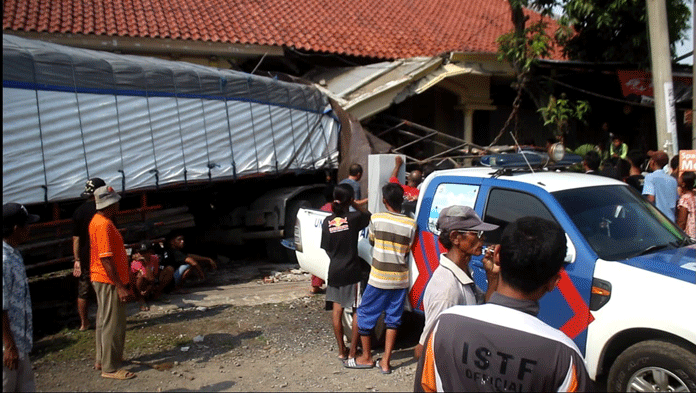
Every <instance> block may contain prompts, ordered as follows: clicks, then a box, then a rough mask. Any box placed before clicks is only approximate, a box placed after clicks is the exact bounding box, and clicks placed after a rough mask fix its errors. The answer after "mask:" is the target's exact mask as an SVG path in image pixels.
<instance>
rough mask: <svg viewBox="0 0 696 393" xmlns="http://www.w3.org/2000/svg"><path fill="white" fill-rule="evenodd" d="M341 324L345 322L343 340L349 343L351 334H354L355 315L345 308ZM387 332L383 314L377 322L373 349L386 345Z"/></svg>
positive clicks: (373, 337)
mask: <svg viewBox="0 0 696 393" xmlns="http://www.w3.org/2000/svg"><path fill="white" fill-rule="evenodd" d="M341 322H343V339H344V340H345V342H347V343H349V342H350V339H351V334H352V333H353V313H351V312H349V311H348V310H347V309H345V308H344V309H343V315H342V317H341ZM386 330H387V327H386V325H384V313H382V315H380V316H379V319H378V320H377V324H376V325H375V330H374V332H372V347H377V346H379V345H382V344H384V338H385V333H386Z"/></svg>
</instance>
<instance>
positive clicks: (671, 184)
mask: <svg viewBox="0 0 696 393" xmlns="http://www.w3.org/2000/svg"><path fill="white" fill-rule="evenodd" d="M648 155H649V156H650V162H648V171H649V172H651V173H648V174H647V175H646V176H645V180H644V182H643V195H645V197H646V198H647V199H648V201H650V202H651V203H652V204H654V205H655V207H657V208H658V209H659V210H660V211H661V212H662V213H663V214H664V215H665V216H667V218H669V219H670V220H672V221H674V220H675V212H676V209H677V200H678V199H679V195H678V194H677V180H676V179H675V178H673V177H672V176H670V175H668V174H667V173H665V171H663V170H662V168H663V167H664V166H665V165H667V163H669V156H667V153H665V152H664V151H662V150H658V151H649V152H648Z"/></svg>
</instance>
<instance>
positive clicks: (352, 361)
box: [343, 358, 375, 369]
mask: <svg viewBox="0 0 696 393" xmlns="http://www.w3.org/2000/svg"><path fill="white" fill-rule="evenodd" d="M374 366H375V365H374V364H358V363H357V362H356V361H355V358H350V359H348V360H346V361H345V362H343V367H345V368H359V369H365V368H373V367H374Z"/></svg>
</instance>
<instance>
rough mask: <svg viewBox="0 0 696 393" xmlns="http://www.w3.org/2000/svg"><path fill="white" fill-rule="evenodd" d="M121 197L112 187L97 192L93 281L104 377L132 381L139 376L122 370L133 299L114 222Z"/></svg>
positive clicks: (91, 230) (99, 360)
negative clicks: (128, 304)
mask: <svg viewBox="0 0 696 393" xmlns="http://www.w3.org/2000/svg"><path fill="white" fill-rule="evenodd" d="M120 199H121V196H120V195H118V193H116V191H114V189H113V188H111V187H109V186H102V187H99V188H97V189H96V190H95V191H94V201H95V204H96V207H97V213H96V214H95V215H94V218H92V221H91V222H90V223H89V242H90V266H89V267H90V277H91V279H92V285H94V291H95V292H96V294H97V328H96V332H95V335H96V344H97V360H96V362H95V365H94V367H95V368H96V369H97V370H101V371H102V374H101V376H102V377H104V378H113V379H130V378H133V377H135V373H132V372H130V371H127V370H124V369H119V367H120V366H121V362H122V361H123V348H124V344H125V342H126V302H128V301H129V300H130V299H131V298H132V294H131V292H130V290H129V289H128V282H129V279H130V275H129V270H130V269H129V268H128V257H127V255H126V249H125V247H124V245H123V237H122V236H121V234H120V233H119V232H118V229H116V226H115V225H114V223H113V221H111V218H112V217H113V216H114V215H115V214H116V213H117V212H118V208H119V203H118V202H119V200H120Z"/></svg>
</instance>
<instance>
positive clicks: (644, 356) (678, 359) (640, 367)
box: [607, 340, 696, 392]
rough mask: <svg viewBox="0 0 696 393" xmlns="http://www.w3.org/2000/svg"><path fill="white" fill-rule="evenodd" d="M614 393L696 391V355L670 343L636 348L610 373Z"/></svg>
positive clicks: (641, 344) (625, 353)
mask: <svg viewBox="0 0 696 393" xmlns="http://www.w3.org/2000/svg"><path fill="white" fill-rule="evenodd" d="M607 390H609V391H612V392H655V391H660V392H675V391H691V392H693V391H696V354H695V353H693V352H691V351H689V350H687V349H685V348H683V347H681V346H679V345H676V344H674V343H671V342H668V341H661V340H649V341H643V342H639V343H637V344H634V345H632V346H631V347H629V348H628V349H626V350H625V351H623V352H622V353H621V355H619V357H617V358H616V361H614V364H613V365H612V366H611V369H610V370H609V377H608V379H607Z"/></svg>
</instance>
